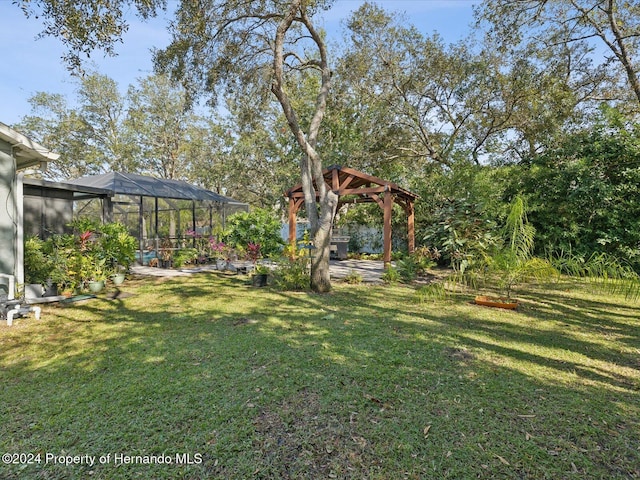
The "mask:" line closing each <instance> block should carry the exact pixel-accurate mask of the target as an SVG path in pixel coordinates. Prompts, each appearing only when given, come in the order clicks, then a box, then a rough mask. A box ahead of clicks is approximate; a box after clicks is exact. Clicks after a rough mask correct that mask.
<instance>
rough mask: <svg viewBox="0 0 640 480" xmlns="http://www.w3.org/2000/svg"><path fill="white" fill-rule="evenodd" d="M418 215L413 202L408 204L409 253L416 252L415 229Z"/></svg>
mask: <svg viewBox="0 0 640 480" xmlns="http://www.w3.org/2000/svg"><path fill="white" fill-rule="evenodd" d="M415 218H416V213H415V209H414V208H413V202H408V203H407V243H408V247H409V253H413V252H415V251H416V227H415Z"/></svg>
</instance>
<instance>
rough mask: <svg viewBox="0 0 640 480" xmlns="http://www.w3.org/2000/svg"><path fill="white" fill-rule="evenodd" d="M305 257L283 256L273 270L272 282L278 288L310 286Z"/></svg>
mask: <svg viewBox="0 0 640 480" xmlns="http://www.w3.org/2000/svg"><path fill="white" fill-rule="evenodd" d="M310 281H311V279H310V276H309V261H308V259H307V258H304V257H298V258H294V259H289V258H283V259H281V260H280V261H279V263H278V265H277V266H276V268H275V270H274V271H273V283H274V285H275V286H276V288H277V289H279V290H284V291H288V290H308V289H309V288H310Z"/></svg>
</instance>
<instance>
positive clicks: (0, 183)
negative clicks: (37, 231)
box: [0, 140, 19, 281]
mask: <svg viewBox="0 0 640 480" xmlns="http://www.w3.org/2000/svg"><path fill="white" fill-rule="evenodd" d="M16 216H17V209H16V164H15V160H14V158H13V156H12V155H11V145H10V144H8V143H7V142H4V141H2V140H0V273H4V274H8V275H14V274H15V268H16V263H17V262H16V233H17V225H18V224H19V219H18V218H16ZM0 281H2V280H0Z"/></svg>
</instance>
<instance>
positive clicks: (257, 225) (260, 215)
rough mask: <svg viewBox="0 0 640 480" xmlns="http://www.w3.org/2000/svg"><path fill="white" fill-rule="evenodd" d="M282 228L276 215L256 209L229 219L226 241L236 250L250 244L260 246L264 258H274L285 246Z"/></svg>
mask: <svg viewBox="0 0 640 480" xmlns="http://www.w3.org/2000/svg"><path fill="white" fill-rule="evenodd" d="M280 228H281V226H280V220H279V219H278V217H277V216H276V215H275V214H273V213H272V212H270V211H269V210H265V209H262V208H254V209H253V210H251V211H250V212H240V213H236V214H234V215H232V216H231V217H229V219H228V220H227V233H226V235H225V241H226V243H227V244H229V245H231V246H232V247H234V248H242V249H245V248H246V247H247V245H249V244H258V245H260V252H261V254H262V256H264V257H272V256H276V255H279V254H280V252H281V251H282V246H283V244H284V243H283V241H282V238H281V236H280Z"/></svg>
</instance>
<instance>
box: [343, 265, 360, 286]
mask: <svg viewBox="0 0 640 480" xmlns="http://www.w3.org/2000/svg"><path fill="white" fill-rule="evenodd" d="M344 282H345V283H349V284H351V285H358V284H360V283H362V275H360V274H359V273H358V272H356V271H355V270H353V269H352V270H350V271H349V273H348V274H347V275H346V276H345V277H344Z"/></svg>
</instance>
